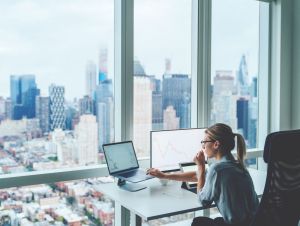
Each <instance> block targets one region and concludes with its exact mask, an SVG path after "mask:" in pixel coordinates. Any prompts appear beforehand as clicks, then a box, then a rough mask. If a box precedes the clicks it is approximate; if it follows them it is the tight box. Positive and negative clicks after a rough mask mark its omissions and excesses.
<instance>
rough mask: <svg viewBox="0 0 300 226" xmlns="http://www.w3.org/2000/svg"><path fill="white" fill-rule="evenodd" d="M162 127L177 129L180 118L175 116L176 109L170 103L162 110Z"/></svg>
mask: <svg viewBox="0 0 300 226" xmlns="http://www.w3.org/2000/svg"><path fill="white" fill-rule="evenodd" d="M163 121H164V124H163V125H164V127H163V128H164V129H165V130H172V129H179V128H180V127H179V124H180V118H179V117H176V111H175V109H174V107H173V106H172V105H170V106H168V107H167V108H166V110H164V118H163Z"/></svg>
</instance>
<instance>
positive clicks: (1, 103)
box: [0, 97, 5, 115]
mask: <svg viewBox="0 0 300 226" xmlns="http://www.w3.org/2000/svg"><path fill="white" fill-rule="evenodd" d="M4 114H5V99H4V98H3V97H0V115H4Z"/></svg>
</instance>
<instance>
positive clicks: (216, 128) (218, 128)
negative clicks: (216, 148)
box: [205, 123, 246, 168]
mask: <svg viewBox="0 0 300 226" xmlns="http://www.w3.org/2000/svg"><path fill="white" fill-rule="evenodd" d="M205 133H206V134H207V135H208V136H209V137H210V138H211V139H212V140H214V141H219V143H220V151H221V152H222V153H224V154H227V153H230V152H231V150H233V149H234V147H235V140H234V137H237V160H238V162H239V163H240V164H241V166H242V167H244V168H245V164H244V158H245V155H246V144H245V140H244V138H243V136H242V135H241V134H239V133H233V132H232V129H231V127H230V126H228V125H226V124H223V123H217V124H214V125H212V126H211V127H209V128H207V129H206V130H205Z"/></svg>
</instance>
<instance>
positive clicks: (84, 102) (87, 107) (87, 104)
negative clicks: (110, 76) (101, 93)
mask: <svg viewBox="0 0 300 226" xmlns="http://www.w3.org/2000/svg"><path fill="white" fill-rule="evenodd" d="M95 91H96V90H95ZM94 106H95V104H94V100H93V99H92V98H91V97H90V96H84V97H83V98H81V99H79V114H80V115H83V114H95V109H94V108H95V107H94Z"/></svg>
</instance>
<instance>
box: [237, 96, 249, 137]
mask: <svg viewBox="0 0 300 226" xmlns="http://www.w3.org/2000/svg"><path fill="white" fill-rule="evenodd" d="M236 103H237V113H236V116H237V120H238V123H237V128H238V129H239V130H240V131H241V132H242V133H243V136H244V138H245V139H246V140H248V125H249V101H248V100H247V99H245V98H243V97H241V98H239V99H238V100H237V102H236Z"/></svg>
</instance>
